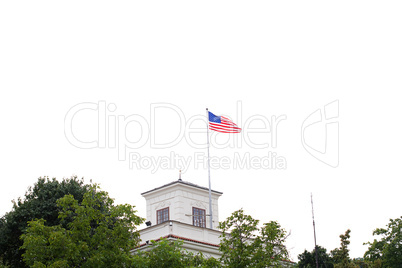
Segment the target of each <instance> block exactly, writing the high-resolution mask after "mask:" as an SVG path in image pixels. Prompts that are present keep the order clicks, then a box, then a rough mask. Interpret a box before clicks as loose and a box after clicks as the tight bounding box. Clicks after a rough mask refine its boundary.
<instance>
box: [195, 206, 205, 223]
mask: <svg viewBox="0 0 402 268" xmlns="http://www.w3.org/2000/svg"><path fill="white" fill-rule="evenodd" d="M193 225H194V226H198V227H204V228H205V209H200V208H194V207H193Z"/></svg>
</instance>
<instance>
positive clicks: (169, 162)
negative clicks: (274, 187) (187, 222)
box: [64, 101, 287, 172]
mask: <svg viewBox="0 0 402 268" xmlns="http://www.w3.org/2000/svg"><path fill="white" fill-rule="evenodd" d="M236 108H237V109H236V117H235V119H234V121H235V122H236V123H237V124H239V125H240V126H242V132H241V133H239V134H234V135H233V134H223V135H229V136H228V137H229V138H228V139H226V141H225V142H223V143H222V142H221V141H220V140H219V139H218V137H219V135H220V134H221V133H216V132H212V133H210V141H211V145H212V146H213V147H214V148H219V149H222V148H228V147H229V148H242V146H243V144H245V145H247V146H248V147H249V148H253V149H268V148H272V149H275V148H276V147H277V134H278V128H279V125H280V123H281V122H282V121H284V120H286V119H287V116H286V115H280V116H275V115H272V116H271V117H270V118H267V117H265V116H263V115H252V116H250V117H248V118H246V119H245V120H244V123H243V117H242V116H243V113H242V103H241V102H240V101H238V102H237V107H236ZM116 110H117V106H116V105H115V104H114V103H109V104H107V103H106V101H99V102H98V103H88V102H85V103H79V104H77V105H74V106H73V107H71V108H70V109H69V111H68V112H67V113H66V116H65V119H64V133H65V137H66V139H67V141H68V142H69V143H70V144H71V145H73V146H75V147H77V148H82V149H95V148H108V149H115V150H117V155H118V160H119V161H127V160H128V162H129V168H130V169H150V170H151V171H152V172H156V171H157V170H158V169H182V170H183V171H184V172H185V170H187V169H188V168H189V167H190V166H192V165H193V166H194V168H205V163H206V159H207V157H206V153H205V152H204V149H206V148H207V143H206V138H205V139H204V140H203V141H201V142H200V141H199V140H197V139H196V138H193V135H194V134H200V133H204V135H207V129H206V127H207V120H206V117H205V115H201V114H197V115H193V116H191V117H189V118H186V116H185V114H184V112H183V111H182V110H181V109H180V108H179V107H178V106H176V105H174V104H170V103H152V104H150V112H149V114H150V116H149V118H148V120H147V119H146V118H145V117H144V116H143V115H140V114H131V115H128V116H125V115H119V114H117V113H116ZM157 112H169V113H170V114H174V116H175V117H176V118H175V120H176V121H178V122H179V128H178V129H177V132H176V135H175V136H174V137H171V139H170V140H168V141H166V140H165V141H163V142H162V141H160V140H159V141H158V140H157V131H156V129H157V128H156V124H157V123H156V122H157ZM85 113H91V114H92V115H95V117H96V120H97V130H96V131H97V136H96V137H93V138H92V139H88V138H86V139H83V138H82V137H80V136H79V134H77V133H78V132H79V131H78V130H77V129H74V127H73V125H74V120H76V118H77V117H78V116H79V115H80V114H85ZM228 117H229V116H228ZM200 122H202V124H203V125H205V128H199V127H198V128H197V127H195V126H197V123H198V126H199V123H200ZM255 123H257V124H258V125H259V126H260V127H255ZM131 126H135V127H136V133H135V138H133V137H132V135H130V134H132V133H130V132H129V131H128V128H130V127H131ZM261 126H262V127H261ZM159 134H160V133H159ZM255 134H260V137H261V136H263V137H264V139H255ZM183 140H185V142H186V143H187V144H188V145H189V146H190V147H192V148H193V149H196V150H194V153H193V155H187V156H180V155H178V154H176V153H174V152H170V153H169V154H168V155H164V156H152V155H142V154H140V152H141V148H143V147H147V148H150V149H168V148H174V147H175V146H177V145H178V144H179V143H180V142H182V141H183ZM201 149H202V150H203V151H202V152H200V150H201ZM197 150H198V151H197ZM264 152H265V153H264V154H263V155H262V156H255V155H251V154H250V153H249V152H247V153H243V155H240V153H238V152H236V153H234V154H233V155H232V156H224V157H215V156H211V158H210V161H211V168H223V169H229V168H234V169H238V168H246V169H286V167H287V163H286V158H285V157H283V156H279V155H278V154H277V153H276V152H272V151H268V150H266V151H264Z"/></svg>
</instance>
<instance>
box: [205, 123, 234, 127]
mask: <svg viewBox="0 0 402 268" xmlns="http://www.w3.org/2000/svg"><path fill="white" fill-rule="evenodd" d="M209 124H210V125H212V126H223V127H234V128H239V127H238V126H237V125H236V124H218V123H211V122H210V123H209Z"/></svg>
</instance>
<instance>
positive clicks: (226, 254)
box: [219, 209, 288, 268]
mask: <svg viewBox="0 0 402 268" xmlns="http://www.w3.org/2000/svg"><path fill="white" fill-rule="evenodd" d="M258 223H259V220H255V219H253V218H252V217H251V216H249V215H245V214H244V212H243V209H240V210H238V211H235V212H233V213H232V215H231V216H229V217H228V219H227V220H226V221H223V222H220V223H219V229H221V230H222V231H223V232H222V235H221V237H222V240H221V243H220V247H219V250H220V251H221V252H222V257H221V261H222V262H223V263H224V264H225V265H226V266H227V267H238V268H239V267H269V266H270V267H277V266H280V265H281V264H280V262H281V261H282V260H284V259H286V258H287V257H288V252H287V250H286V247H285V245H284V243H285V240H286V237H287V236H286V231H285V230H284V229H282V228H281V226H280V225H279V223H277V222H275V221H271V222H269V223H265V224H264V225H263V227H261V228H259V227H258Z"/></svg>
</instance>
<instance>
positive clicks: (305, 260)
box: [298, 245, 334, 268]
mask: <svg viewBox="0 0 402 268" xmlns="http://www.w3.org/2000/svg"><path fill="white" fill-rule="evenodd" d="M315 252H316V249H313V251H311V252H308V251H307V250H304V252H303V253H302V254H299V256H298V259H299V262H298V267H300V268H315V267H316V261H315V256H316V254H315ZM317 253H318V267H320V268H321V267H326V268H332V267H334V265H333V263H332V260H331V257H330V256H329V254H328V253H327V249H325V248H323V247H321V246H318V245H317Z"/></svg>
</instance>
